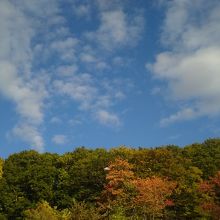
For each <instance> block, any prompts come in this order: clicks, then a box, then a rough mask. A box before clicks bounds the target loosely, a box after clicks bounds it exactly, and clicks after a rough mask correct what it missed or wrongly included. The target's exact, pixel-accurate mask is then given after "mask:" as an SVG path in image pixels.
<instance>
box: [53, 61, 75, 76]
mask: <svg viewBox="0 0 220 220" xmlns="http://www.w3.org/2000/svg"><path fill="white" fill-rule="evenodd" d="M77 70H78V67H77V65H75V64H73V65H61V66H59V67H57V69H56V72H57V73H58V74H59V75H60V76H73V75H74V74H75V73H76V72H77Z"/></svg>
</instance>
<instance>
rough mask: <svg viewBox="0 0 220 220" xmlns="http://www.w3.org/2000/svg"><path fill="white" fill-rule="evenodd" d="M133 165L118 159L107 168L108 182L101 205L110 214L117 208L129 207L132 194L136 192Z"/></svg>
mask: <svg viewBox="0 0 220 220" xmlns="http://www.w3.org/2000/svg"><path fill="white" fill-rule="evenodd" d="M132 168H133V165H131V164H129V162H128V161H127V160H123V159H121V158H116V159H115V160H114V161H112V162H110V164H109V166H108V167H107V168H106V170H107V171H106V172H107V174H106V181H107V183H106V184H105V186H104V190H103V192H102V195H101V198H100V201H99V204H100V205H101V207H102V209H103V211H105V212H107V213H108V214H109V213H110V212H111V211H113V210H114V209H115V208H117V207H120V208H121V207H125V206H128V203H129V202H130V201H131V199H130V196H131V193H132V192H134V187H133V184H132V181H133V180H134V179H135V176H134V173H133V171H132Z"/></svg>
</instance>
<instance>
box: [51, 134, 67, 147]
mask: <svg viewBox="0 0 220 220" xmlns="http://www.w3.org/2000/svg"><path fill="white" fill-rule="evenodd" d="M52 142H53V143H55V144H57V145H63V144H66V143H67V142H68V138H67V136H66V135H63V134H57V135H54V136H53V137H52Z"/></svg>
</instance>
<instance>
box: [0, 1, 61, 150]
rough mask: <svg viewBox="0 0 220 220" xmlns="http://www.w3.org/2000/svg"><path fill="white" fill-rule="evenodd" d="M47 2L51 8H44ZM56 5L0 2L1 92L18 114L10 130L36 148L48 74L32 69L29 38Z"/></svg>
mask: <svg viewBox="0 0 220 220" xmlns="http://www.w3.org/2000/svg"><path fill="white" fill-rule="evenodd" d="M48 4H49V5H50V7H49V8H50V10H45V9H46V8H48V7H46V6H48ZM56 8H57V7H56V3H55V2H54V1H44V0H40V1H32V0H30V1H29V0H28V1H27V0H22V1H20V2H16V3H15V2H11V1H7V0H2V1H1V2H0V92H1V94H3V95H4V96H5V97H7V98H8V99H10V100H12V101H13V102H14V103H15V106H16V112H17V113H18V115H19V116H20V121H19V123H18V125H15V127H14V129H13V133H14V134H15V135H17V136H19V137H20V138H21V139H23V140H25V141H27V142H28V143H30V144H31V147H33V148H36V149H37V150H39V151H42V150H43V146H44V141H43V137H42V135H41V132H39V125H40V124H41V123H42V122H43V119H44V112H43V108H44V100H45V98H46V97H47V96H48V92H47V89H46V84H47V77H44V76H42V75H41V74H40V73H38V74H35V73H33V72H32V65H33V62H34V60H35V59H34V52H33V48H32V46H33V45H32V40H33V38H34V36H35V35H36V34H37V31H36V29H38V28H39V27H41V26H44V24H43V23H42V24H40V23H41V19H43V20H45V19H44V18H45V17H44V16H46V18H47V19H46V20H50V21H51V20H54V19H55V18H56V17H57V16H56V13H57V10H56ZM54 13H55V15H54ZM28 14H31V15H32V16H31V17H29V16H28ZM35 18H37V19H35ZM53 18H54V19H53ZM55 20H56V19H55ZM57 22H58V21H57ZM59 22H60V21H59ZM53 23H54V21H53ZM39 31H40V30H39Z"/></svg>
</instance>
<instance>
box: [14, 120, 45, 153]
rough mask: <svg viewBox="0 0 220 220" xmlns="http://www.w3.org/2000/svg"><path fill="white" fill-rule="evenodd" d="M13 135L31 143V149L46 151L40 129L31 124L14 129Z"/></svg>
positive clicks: (20, 125)
mask: <svg viewBox="0 0 220 220" xmlns="http://www.w3.org/2000/svg"><path fill="white" fill-rule="evenodd" d="M12 132H13V134H14V135H16V136H18V137H20V138H21V139H23V140H25V141H27V142H28V143H30V145H31V146H30V147H31V148H34V149H36V150H38V151H39V152H43V151H44V140H43V138H42V135H41V134H40V132H39V131H38V129H37V128H36V127H35V126H33V125H31V124H26V123H24V124H19V125H17V126H16V127H14V129H13V131H12Z"/></svg>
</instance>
